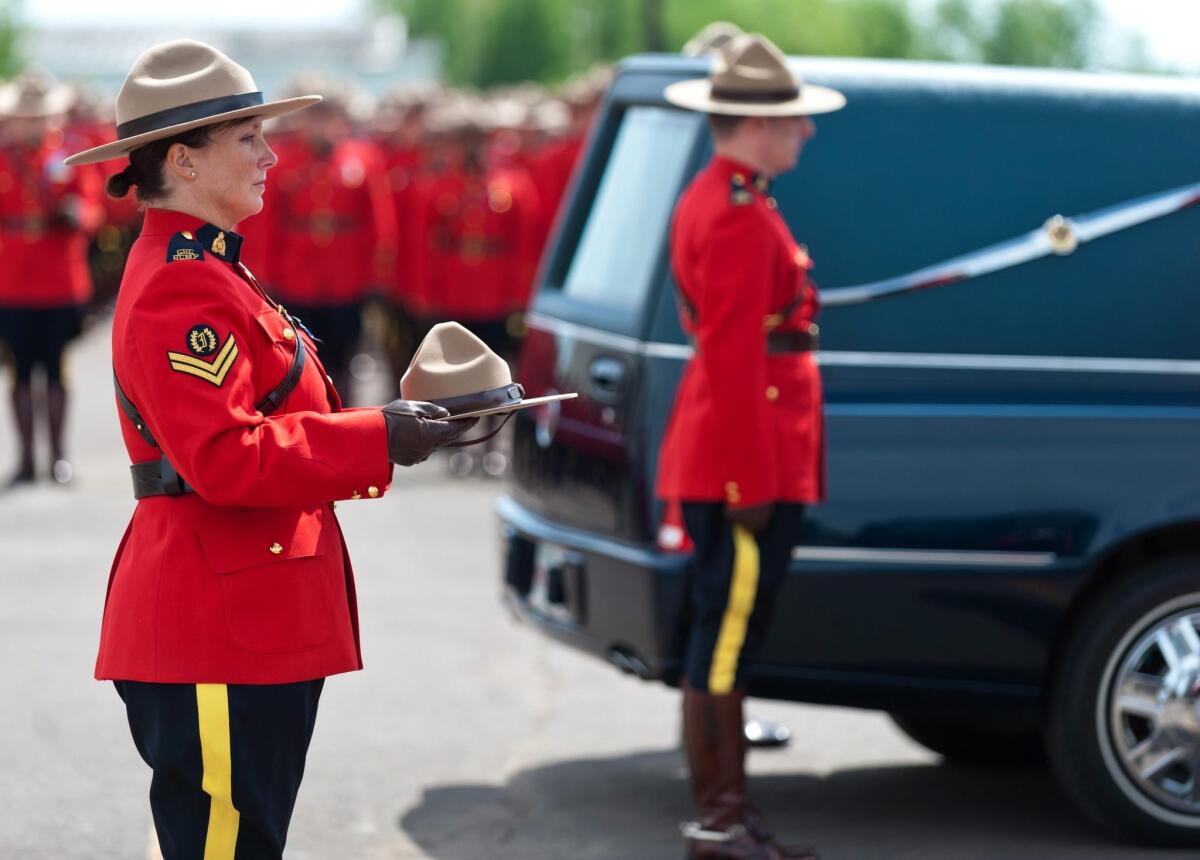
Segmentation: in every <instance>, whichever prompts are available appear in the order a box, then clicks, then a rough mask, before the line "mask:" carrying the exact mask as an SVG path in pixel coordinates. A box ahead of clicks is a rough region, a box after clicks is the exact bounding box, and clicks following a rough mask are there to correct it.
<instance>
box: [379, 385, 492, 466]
mask: <svg viewBox="0 0 1200 860" xmlns="http://www.w3.org/2000/svg"><path fill="white" fill-rule="evenodd" d="M381 411H382V412H383V420H384V422H385V423H386V424H387V439H388V459H390V460H391V461H392V462H393V463H395V464H396V465H397V466H415V465H416V464H417V463H423V462H425V460H427V459H428V458H429V455H430V454H432V453H433V452H434V451H436V450H437V449H438V448H440V447H442V446H443V445H445V444H446V443H447V442H453V441H454V440H455V439H457V438H458V437H459V436H461V435H462V434H463V433H466V432H467V431H468V430H470V429H471V428H472V427H474V426H475V422H476V421H477V420H478V419H473V418H466V419H463V420H462V421H438V420H437V419H439V418H445V417H446V416H447V415H449V414H450V413H449V412H448V411H447V410H445V409H443V408H442V407H441V406H434V405H433V404H432V403H425V402H422V401H419V400H393V401H392V402H391V403H389V404H387V405H386V406H384V407H382V409H381Z"/></svg>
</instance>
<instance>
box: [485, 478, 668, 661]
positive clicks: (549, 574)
mask: <svg viewBox="0 0 1200 860" xmlns="http://www.w3.org/2000/svg"><path fill="white" fill-rule="evenodd" d="M496 513H497V515H498V516H499V518H500V520H501V523H502V524H503V540H504V544H505V552H504V559H505V561H504V567H505V569H504V602H505V604H506V605H507V606H508V607H509V609H510V610H511V611H512V612H513V613H514V614H515V615H516V616H517V617H518V618H520V619H521V620H522V621H524V622H526V623H528V624H531V625H533V626H534V627H536V628H537V629H539V630H541V631H542V632H543V633H545V634H546V635H548V636H551V637H553V638H554V639H556V640H558V641H560V642H563V643H564V644H567V645H570V646H571V647H573V648H576V649H579V650H581V651H584V652H586V653H589V654H592V655H594V656H597V657H600V658H601V659H604V660H607V661H608V662H610V663H612V664H613V665H614V666H616V667H617V668H619V669H621V670H622V671H624V672H628V673H629V674H633V675H637V676H638V677H640V678H643V679H647V680H650V679H654V680H667V681H672V680H673V676H674V673H675V671H676V668H677V665H678V660H677V657H676V655H677V654H678V653H679V650H680V649H679V648H678V646H677V643H678V636H679V628H678V625H679V619H680V617H681V615H682V613H681V611H680V610H681V608H682V601H683V598H684V588H683V578H684V577H683V573H684V569H685V566H686V564H687V557H686V556H673V555H668V554H665V553H661V552H658V551H656V550H654V549H652V548H648V547H646V546H644V545H642V546H639V545H633V544H629V543H625V542H622V541H616V540H610V539H605V538H603V537H598V536H596V535H595V534H591V533H588V532H583V531H580V530H578V529H572V528H569V527H565V526H561V525H558V524H556V523H553V522H551V521H549V520H547V519H545V518H544V517H541V516H539V515H538V514H535V513H533V512H532V511H529V510H528V509H526V508H524V507H522V506H521V505H520V504H518V503H517V502H516V501H515V500H513V499H512V498H511V497H509V496H502V497H501V498H500V499H499V500H498V501H497V502H496Z"/></svg>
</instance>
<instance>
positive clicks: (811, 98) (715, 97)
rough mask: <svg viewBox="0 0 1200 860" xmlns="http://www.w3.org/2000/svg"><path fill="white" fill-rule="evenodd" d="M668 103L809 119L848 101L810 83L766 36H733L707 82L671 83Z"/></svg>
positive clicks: (733, 113)
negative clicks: (801, 78) (811, 115)
mask: <svg viewBox="0 0 1200 860" xmlns="http://www.w3.org/2000/svg"><path fill="white" fill-rule="evenodd" d="M663 95H664V96H665V97H666V99H667V101H669V102H670V103H671V104H673V105H678V106H679V107H682V108H687V109H688V110H695V111H703V112H704V113H715V114H724V115H727V116H805V115H809V114H817V113H829V112H831V111H835V110H840V109H841V108H843V107H845V105H846V97H845V96H844V95H842V94H841V93H839V92H838V91H837V90H833V89H830V88H829V87H819V86H816V85H815V84H806V83H804V82H803V81H801V80H800V78H799V77H798V76H797V75H796V74H795V73H794V72H793V71H792V70H791V69H790V68H789V67H788V64H787V58H786V57H785V56H784V55H783V52H782V51H780V50H779V48H777V47H775V45H774V43H772V42H771V40H770V39H768V38H767V37H766V36H763V35H760V34H758V33H743V34H741V35H738V36H734V37H733V38H731V39H730V40H729V42H728V43H726V45H725V46H724V47H723V48H722V49H721V51H720V52H719V53H718V54H716V55H715V56H714V57H713V64H712V70H711V71H710V72H709V75H708V77H707V78H695V79H692V80H688V81H679V82H678V83H674V84H671V85H670V86H668V87H667V89H666V91H665V92H664V93H663Z"/></svg>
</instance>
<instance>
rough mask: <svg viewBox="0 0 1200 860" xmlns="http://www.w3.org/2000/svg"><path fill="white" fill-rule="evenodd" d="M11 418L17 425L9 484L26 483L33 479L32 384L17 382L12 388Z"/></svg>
mask: <svg viewBox="0 0 1200 860" xmlns="http://www.w3.org/2000/svg"><path fill="white" fill-rule="evenodd" d="M12 408H13V419H14V421H15V422H16V425H17V443H18V445H19V448H18V453H17V471H16V474H14V475H13V476H12V477H11V478H10V479H9V484H10V485H13V484H28V483H31V482H32V481H33V478H34V473H33V386H32V385H31V384H30V383H28V382H18V383H17V384H15V385H14V386H13V390H12Z"/></svg>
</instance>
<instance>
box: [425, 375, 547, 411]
mask: <svg viewBox="0 0 1200 860" xmlns="http://www.w3.org/2000/svg"><path fill="white" fill-rule="evenodd" d="M524 396H525V389H524V388H522V387H521V384H520V383H518V382H514V383H512V384H511V385H505V386H504V387H502V388H489V389H488V390H487V391H477V392H475V393H474V394H463V395H461V396H459V397H441V398H438V399H436V400H432V399H431V400H430V401H429V402H430V403H432V404H434V405H435V406H441V407H442V408H443V409H446V410H447V411H449V413H450V414H451V415H457V414H458V413H460V412H475V411H477V410H479V409H495V408H496V407H497V406H509V405H511V404H515V403H520V402H521V399H522V398H523V397H524Z"/></svg>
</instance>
